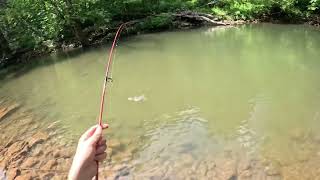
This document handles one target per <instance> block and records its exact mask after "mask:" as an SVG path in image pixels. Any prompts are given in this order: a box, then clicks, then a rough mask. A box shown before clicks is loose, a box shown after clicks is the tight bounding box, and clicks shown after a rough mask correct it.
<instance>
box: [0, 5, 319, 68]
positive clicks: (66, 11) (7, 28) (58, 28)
mask: <svg viewBox="0 0 320 180" xmlns="http://www.w3.org/2000/svg"><path fill="white" fill-rule="evenodd" d="M319 7H320V0H1V1H0V42H1V43H0V64H1V62H4V61H6V60H7V59H9V58H10V57H14V55H17V54H18V55H19V54H23V53H25V52H30V51H35V50H39V49H41V50H43V49H46V48H48V47H50V46H55V45H61V44H63V43H66V44H68V43H69V42H76V43H78V44H79V45H82V46H88V45H90V44H91V41H92V39H91V38H90V37H91V36H92V34H94V33H97V32H105V31H106V30H108V29H112V28H113V27H114V26H115V25H117V24H118V23H120V22H124V21H128V20H133V19H141V18H146V17H152V16H155V18H156V19H155V21H152V22H153V23H149V25H152V26H154V25H157V23H159V24H161V23H163V22H166V21H168V18H163V17H161V16H160V18H159V16H156V15H157V14H161V13H167V12H176V11H183V10H190V9H193V10H196V11H204V12H207V13H212V14H214V15H216V16H218V17H220V18H226V19H244V20H248V19H255V18H262V17H265V16H275V17H277V16H278V17H282V18H283V17H284V18H285V19H288V20H294V21H295V20H302V19H305V18H308V17H311V16H312V15H316V14H319V13H320V9H319ZM163 19H164V21H163ZM102 34H103V33H102Z"/></svg>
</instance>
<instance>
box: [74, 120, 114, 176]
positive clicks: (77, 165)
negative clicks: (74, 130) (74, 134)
mask: <svg viewBox="0 0 320 180" xmlns="http://www.w3.org/2000/svg"><path fill="white" fill-rule="evenodd" d="M107 127H108V125H107V124H104V125H103V127H101V126H100V125H95V126H92V127H91V128H90V129H88V130H87V131H86V132H85V133H84V134H83V135H82V136H81V138H80V139H79V143H78V147H77V151H76V154H75V156H74V158H73V162H72V165H71V168H70V171H69V175H68V179H69V180H89V179H90V180H91V179H92V178H93V177H94V176H95V175H96V173H97V167H98V164H97V162H99V161H103V160H104V159H105V158H106V157H107V153H106V152H105V151H106V149H107V144H106V139H104V138H103V137H102V129H105V128H107Z"/></svg>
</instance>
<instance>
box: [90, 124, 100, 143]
mask: <svg viewBox="0 0 320 180" xmlns="http://www.w3.org/2000/svg"><path fill="white" fill-rule="evenodd" d="M101 136H102V127H101V126H100V125H97V126H96V129H95V131H94V133H93V135H92V136H91V137H90V138H89V139H88V142H89V143H90V144H92V145H95V144H97V142H98V141H99V139H100V137H101Z"/></svg>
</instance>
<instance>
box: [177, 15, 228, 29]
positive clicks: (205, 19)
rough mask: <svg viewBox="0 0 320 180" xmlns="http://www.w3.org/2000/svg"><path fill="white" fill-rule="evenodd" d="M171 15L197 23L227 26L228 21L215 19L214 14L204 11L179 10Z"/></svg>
mask: <svg viewBox="0 0 320 180" xmlns="http://www.w3.org/2000/svg"><path fill="white" fill-rule="evenodd" d="M173 16H175V17H177V18H180V19H185V20H189V21H197V22H199V23H207V24H210V25H214V26H228V25H230V24H229V23H224V22H221V21H217V20H216V18H215V17H214V16H212V15H211V14H205V13H197V12H181V13H176V14H173Z"/></svg>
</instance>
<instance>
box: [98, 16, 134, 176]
mask: <svg viewBox="0 0 320 180" xmlns="http://www.w3.org/2000/svg"><path fill="white" fill-rule="evenodd" d="M135 22H136V21H129V22H126V23H123V24H121V25H120V26H119V28H118V30H117V32H116V35H115V36H114V39H113V43H112V46H111V49H110V52H109V58H108V63H107V65H106V72H105V78H104V81H103V87H102V93H101V99H100V111H99V118H98V124H99V126H101V127H103V123H102V117H103V111H104V102H105V96H106V94H107V85H108V82H110V81H112V78H111V68H112V67H111V66H112V61H113V52H114V49H115V47H116V44H117V41H118V39H119V37H120V34H121V32H122V30H123V29H124V28H125V27H126V26H127V25H131V24H133V23H135ZM96 162H97V174H96V177H95V179H96V180H98V179H99V162H98V161H96Z"/></svg>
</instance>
